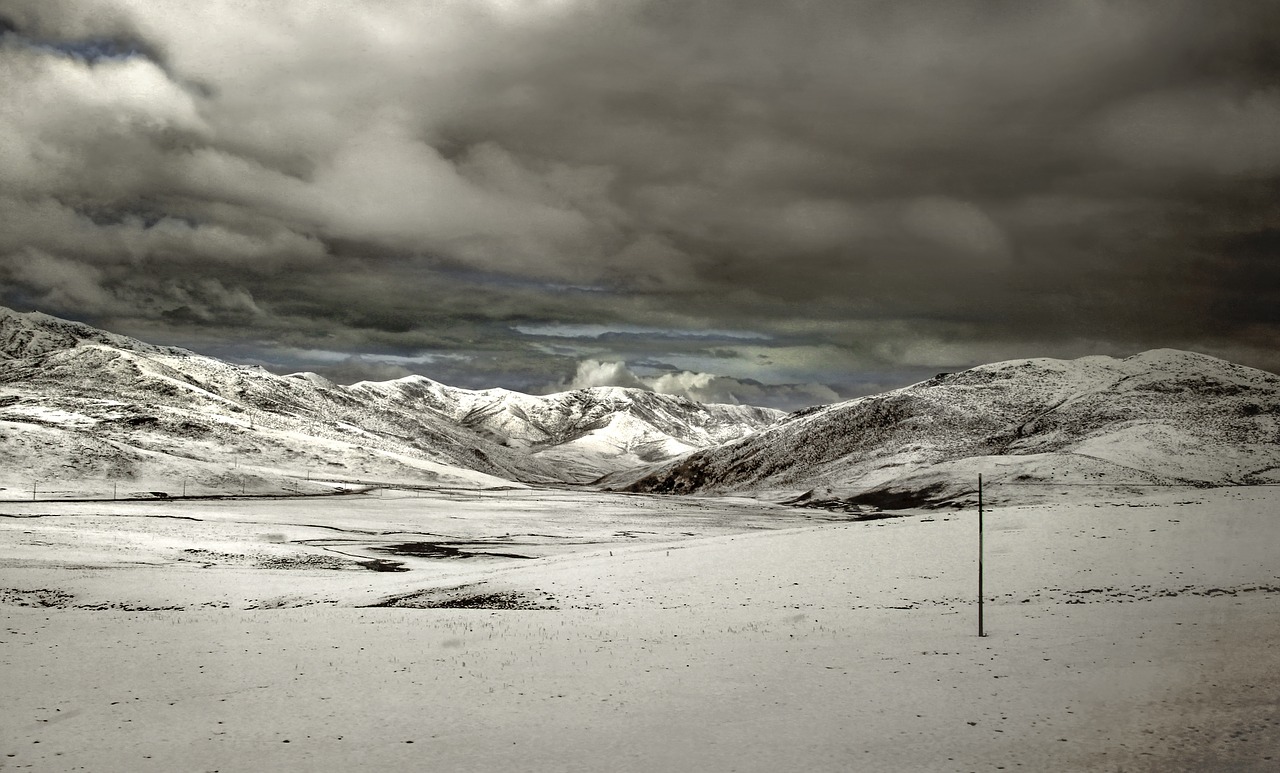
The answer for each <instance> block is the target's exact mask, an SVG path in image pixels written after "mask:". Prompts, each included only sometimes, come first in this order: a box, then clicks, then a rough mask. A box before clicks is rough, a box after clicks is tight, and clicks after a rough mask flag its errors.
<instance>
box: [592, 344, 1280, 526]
mask: <svg viewBox="0 0 1280 773" xmlns="http://www.w3.org/2000/svg"><path fill="white" fill-rule="evenodd" d="M980 473H985V475H986V478H987V481H988V482H989V483H990V484H994V487H995V491H993V492H992V493H993V494H994V495H995V496H996V497H999V498H1010V496H1011V495H1010V493H1009V492H1010V491H1012V490H1013V487H1015V486H1017V487H1022V489H1021V490H1022V491H1024V492H1025V491H1027V490H1029V488H1030V487H1033V486H1045V487H1048V488H1053V487H1054V486H1061V485H1062V484H1068V485H1072V486H1080V485H1085V486H1087V485H1117V484H1124V485H1131V486H1139V485H1143V486H1149V485H1232V484H1256V483H1275V482H1280V376H1276V375H1274V374H1271V373H1267V372H1265V371H1261V370H1255V369H1253V368H1247V367H1244V366H1240V365H1235V364H1232V363H1230V362H1226V361H1224V360H1220V359H1216V358H1214V357H1209V356H1206V355H1203V354H1196V353H1192V352H1185V351H1178V350H1173V349H1156V350H1152V351H1148V352H1143V353H1141V354H1138V355H1135V356H1132V357H1128V358H1125V359H1114V358H1111V357H1105V356H1091V357H1083V358H1080V359H1076V360H1055V359H1043V358H1040V359H1024V360H1012V361H1008V362H999V363H994V364H990V365H983V366H980V367H976V368H973V369H971V370H966V371H963V372H959V373H941V374H939V375H937V376H936V377H934V378H932V379H930V380H928V381H925V382H922V383H919V384H914V385H912V386H908V387H905V388H902V389H897V390H894V391H891V392H886V393H884V394H879V395H872V396H869V397H863V398H858V399H855V400H850V401H847V402H842V403H838V404H835V405H828V406H823V407H818V408H812V409H809V410H805V411H799V412H797V413H795V414H792V415H790V416H789V417H787V418H786V419H784V420H783V421H781V422H778V423H777V424H774V425H773V426H771V427H767V428H765V429H763V430H761V431H760V432H757V433H755V434H753V435H750V436H747V437H744V438H741V439H738V440H734V441H731V442H729V443H726V444H722V445H720V446H716V447H713V448H707V449H702V450H699V451H695V452H693V453H690V454H688V455H686V456H683V457H681V458H679V459H676V460H673V461H670V462H666V463H664V464H659V465H651V466H650V467H648V468H645V469H641V470H632V471H627V472H624V473H621V474H616V475H614V476H613V477H612V478H611V481H610V482H611V483H612V484H613V485H615V486H618V487H622V488H626V489H628V490H631V491H645V492H662V493H681V494H690V493H700V494H709V493H717V494H723V493H732V492H751V493H752V494H754V495H758V496H766V497H769V498H774V499H780V500H787V501H791V502H794V503H796V504H821V505H823V506H828V507H830V506H840V505H844V506H847V507H851V508H856V507H859V506H872V507H886V508H887V507H911V506H920V505H930V504H934V505H936V504H944V503H961V502H963V503H970V502H972V500H973V494H974V489H976V487H977V480H978V475H979V474H980ZM1022 498H1026V497H1022Z"/></svg>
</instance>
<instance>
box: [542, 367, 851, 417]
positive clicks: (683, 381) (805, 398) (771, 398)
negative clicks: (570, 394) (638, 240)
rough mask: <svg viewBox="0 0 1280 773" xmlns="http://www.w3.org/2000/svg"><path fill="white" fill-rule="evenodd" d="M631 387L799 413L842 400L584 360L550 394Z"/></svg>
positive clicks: (797, 387) (816, 392) (811, 389)
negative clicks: (638, 371)
mask: <svg viewBox="0 0 1280 773" xmlns="http://www.w3.org/2000/svg"><path fill="white" fill-rule="evenodd" d="M606 386H618V387H631V388H634V389H645V390H648V391H651V392H657V393H659V394H664V395H676V396H679V397H686V398H688V399H690V400H693V401H695V402H700V403H727V404H730V405H761V406H766V407H772V408H781V409H783V410H795V409H797V408H802V407H806V406H809V405H815V404H820V403H832V402H836V401H838V400H840V395H839V394H837V393H836V392H835V390H833V389H831V388H830V387H827V386H824V385H822V384H762V383H760V382H757V381H750V380H741V379H736V378H731V377H728V376H717V375H714V374H711V373H694V372H692V371H675V372H670V373H662V374H660V375H657V376H651V377H641V376H638V375H636V374H635V373H634V372H633V371H632V370H631V369H630V368H628V367H627V365H626V363H624V362H602V361H600V360H583V361H581V362H579V363H578V369H577V372H576V373H574V376H573V378H571V379H570V380H569V381H568V382H562V383H559V384H553V385H550V386H549V387H547V390H548V391H561V390H568V389H588V388H591V387H606Z"/></svg>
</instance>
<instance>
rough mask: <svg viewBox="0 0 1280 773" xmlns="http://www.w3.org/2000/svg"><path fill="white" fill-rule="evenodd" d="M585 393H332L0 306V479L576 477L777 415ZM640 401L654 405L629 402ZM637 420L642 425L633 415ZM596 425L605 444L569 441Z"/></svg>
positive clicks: (730, 433) (399, 388) (473, 480)
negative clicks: (1, 459) (0, 464)
mask: <svg viewBox="0 0 1280 773" xmlns="http://www.w3.org/2000/svg"><path fill="white" fill-rule="evenodd" d="M595 391H596V390H580V391H579V392H571V393H565V394H562V395H551V396H547V397H533V396H529V395H518V394H516V393H511V392H505V391H504V390H488V391H486V392H470V391H468V390H462V389H455V388H452V387H446V386H444V385H441V384H436V383H435V382H432V381H430V380H429V379H425V378H421V377H415V378H412V379H402V380H400V381H395V382H388V383H386V384H379V383H371V382H366V383H362V384H358V385H354V386H351V387H345V386H338V385H335V384H333V383H332V382H329V381H327V380H326V379H323V378H321V377H319V376H316V375H315V374H305V373H304V374H293V375H291V376H276V375H273V374H271V373H268V372H266V371H265V370H262V369H261V368H257V367H247V366H240V365H234V364H230V363H226V362H222V361H220V360H217V359H214V358H210V357H204V356H201V355H198V354H195V353H193V352H189V351H186V350H183V349H177V348H171V347H159V346H152V345H150V344H146V343H143V342H141V341H137V340H135V339H131V338H128V337H125V336H119V335H115V334H112V333H107V332H104V331H101V330H97V329H95V328H92V327H89V326H87V325H82V324H80V323H74V322H67V321H65V320H60V319H57V318H55V317H49V316H47V315H44V314H39V313H32V314H19V313H16V312H12V311H9V310H8V309H0V451H3V452H4V454H5V457H6V459H8V460H9V461H10V464H8V465H6V467H5V469H4V472H3V473H0V477H3V480H0V486H3V485H8V486H11V487H12V486H16V485H31V481H32V480H33V479H42V480H46V481H49V482H50V483H49V485H62V486H64V487H70V486H72V485H73V484H72V483H71V482H72V481H76V480H90V479H93V480H102V481H105V480H107V479H123V480H133V481H139V485H141V481H142V480H143V479H146V480H151V481H158V482H155V483H152V484H150V485H152V486H153V487H156V486H158V487H160V488H162V489H163V488H165V486H164V485H162V484H164V483H169V484H172V483H173V482H174V481H181V480H182V479H184V478H192V479H193V481H195V482H199V484H200V486H201V487H203V489H207V490H209V491H226V490H228V489H234V488H238V487H240V486H246V487H253V486H255V485H256V486H257V487H259V488H261V489H264V490H268V489H274V490H278V489H279V488H280V487H281V486H282V485H283V486H285V487H290V486H292V487H297V486H302V485H303V484H302V483H299V482H297V481H292V480H290V479H291V478H293V477H298V478H309V477H316V478H330V479H339V480H352V479H356V480H397V481H418V482H422V483H433V482H434V483H447V484H449V485H502V484H504V483H506V482H508V481H524V482H543V483H546V482H575V481H576V482H582V481H586V480H590V479H594V478H596V477H599V476H600V475H602V474H604V473H606V472H611V471H616V470H619V469H622V468H624V467H627V466H632V465H634V464H636V463H638V462H639V461H640V460H641V459H644V460H654V459H662V458H669V457H671V456H674V455H676V454H678V453H681V452H684V451H688V450H691V449H693V448H697V447H701V446H705V445H709V444H711V443H714V442H717V441H719V440H723V439H728V438H733V437H739V436H741V435H743V434H745V433H747V432H749V431H752V430H754V429H756V428H758V427H760V426H764V425H765V424H768V423H771V422H772V421H773V420H775V419H776V418H778V417H779V416H780V415H781V414H779V413H778V412H773V411H767V410H763V409H752V408H746V407H742V406H710V407H708V406H699V405H697V404H695V403H690V402H688V401H679V400H676V399H675V398H667V397H664V396H661V395H651V394H650V393H647V392H639V391H638V390H618V392H619V393H620V394H617V395H611V396H608V397H609V399H605V396H602V395H595V394H594V392H595ZM630 392H637V394H626V393H630ZM651 405H659V406H665V409H666V410H665V411H658V410H656V409H651V408H650V409H646V410H647V414H646V412H645V411H644V410H640V408H639V407H640V406H651ZM642 415H647V416H648V419H647V420H644V421H638V422H636V421H633V419H636V418H637V417H639V416H642ZM659 419H661V421H659ZM611 427H612V428H614V434H613V435H608V433H607V432H606V433H605V435H607V439H608V441H609V442H603V443H598V444H595V445H592V444H590V443H587V442H584V439H586V438H591V437H597V436H600V435H601V433H602V432H605V430H607V429H608V428H611ZM569 445H572V447H567V446H569ZM560 446H566V447H565V448H560ZM556 449H559V451H558V452H557V450H556ZM245 478H247V479H248V481H249V482H248V483H247V484H245V483H244V479H245ZM282 481H283V483H282ZM55 482H57V483H55ZM168 488H172V486H171V485H170V486H168Z"/></svg>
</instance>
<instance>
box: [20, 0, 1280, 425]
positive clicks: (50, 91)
mask: <svg viewBox="0 0 1280 773" xmlns="http://www.w3.org/2000/svg"><path fill="white" fill-rule="evenodd" d="M1277 28H1280V6H1277V5H1275V4H1273V3H1256V2H1229V3H1209V2H1207V1H1198V2H1191V1H1190V0H1171V2H1167V3H1159V4H1154V3H1151V4H1140V3H1129V2H1119V1H1118V0H1117V1H1115V2H1105V1H1103V0H1070V1H1069V2H1060V3H1044V4H1040V3H1035V4H1033V3H1015V2H1003V1H996V0H991V1H989V2H969V1H966V0H956V1H954V2H935V3H927V2H926V3H898V2H870V3H848V2H842V1H837V0H788V1H784V2H773V1H770V2H738V1H735V2H729V0H708V1H707V2H698V3H670V2H660V1H659V0H615V1H614V2H602V1H601V0H524V1H522V0H441V1H440V2H432V3H421V2H408V1H407V0H405V1H403V2H400V1H397V0H376V1H375V2H361V3H355V2H351V3H342V2H320V1H319V0H272V1H271V2H268V1H267V0H237V1H235V2H232V1H231V0H210V1H209V2H202V3H178V2H155V1H154V0H76V1H75V2H71V1H70V0H66V1H59V0H10V2H7V3H5V4H4V5H3V6H0V31H3V34H0V131H2V132H3V134H4V136H5V138H6V141H5V143H3V145H0V180H3V185H2V186H0V302H3V303H5V304H6V305H10V306H15V307H17V308H40V309H42V310H44V311H48V312H50V313H55V314H62V315H64V316H73V317H76V318H78V319H83V320H86V321H89V322H92V323H95V324H100V325H103V326H108V327H111V328H113V329H115V330H118V331H120V332H127V333H130V334H133V335H138V336H141V337H146V338H149V339H150V340H155V341H157V342H162V343H179V344H183V345H187V346H190V347H192V348H196V349H198V350H201V351H206V352H209V353H217V354H220V355H222V356H228V357H232V358H236V359H240V360H242V361H256V362H261V363H264V364H266V365H268V366H269V367H272V368H274V369H277V370H289V369H309V370H318V371H321V372H326V373H328V374H330V375H335V376H338V377H341V378H346V379H352V378H359V377H365V376H375V377H381V376H387V375H392V374H403V373H404V372H422V373H425V374H426V375H429V376H431V377H432V378H437V379H439V380H442V381H446V382H451V383H457V384H458V385H460V386H473V387H478V386H495V385H502V386H509V387H512V388H518V389H540V388H551V387H552V386H553V385H556V384H570V383H574V381H575V379H581V378H590V377H591V374H592V373H597V374H598V371H600V369H601V368H605V367H607V364H608V363H620V365H619V366H618V367H619V368H620V370H618V371H617V372H616V373H615V377H616V379H625V375H624V372H625V373H630V374H631V375H632V377H634V378H637V379H640V380H643V382H644V383H645V384H646V385H648V386H649V387H650V388H655V389H660V390H662V391H668V390H670V391H672V392H675V393H683V394H689V395H691V396H696V395H705V396H707V397H708V398H711V399H720V398H718V397H715V396H716V395H733V396H736V395H739V394H741V395H748V394H752V390H753V389H755V390H756V392H754V394H755V395H756V396H755V397H750V398H747V397H743V399H742V400H741V401H742V402H750V401H751V400H759V401H763V402H766V403H772V404H777V405H786V406H788V407H791V406H793V405H798V404H802V403H806V402H824V401H828V400H831V399H836V398H837V397H840V396H849V395H854V394H861V393H865V392H868V391H874V390H876V389H880V388H883V387H886V386H896V385H900V384H903V383H907V382H909V381H913V380H916V379H918V378H923V377H928V376H929V375H932V374H933V373H934V372H936V371H938V370H946V369H954V368H958V367H964V366H967V365H971V364H975V363H978V362H983V361H990V360H996V359H1005V358H1010V357H1017V356H1033V355H1046V356H1077V355H1081V354H1088V353H1110V354H1125V353H1129V352H1132V351H1135V350H1138V349H1143V348H1148V347H1152V346H1174V347H1181V348H1190V349H1197V350H1200V351H1205V352H1208V353H1211V354H1217V355H1219V356H1224V357H1228V358H1230V359H1235V360H1237V361H1241V362H1244V363H1246V364H1252V365H1257V366H1260V367H1265V368H1268V369H1272V370H1276V369H1280V354H1277V352H1280V317H1278V316H1277V311H1276V310H1277V309H1280V263H1278V259H1277V249H1278V248H1280V196H1278V195H1277V191H1278V190H1280V186H1278V181H1280V77H1278V76H1280V59H1278V58H1277V57H1276V56H1275V53H1274V41H1273V40H1272V37H1273V36H1272V34H1271V31H1272V30H1275V29H1277ZM601 363H605V364H606V365H601ZM584 369H585V370H584ZM584 373H585V375H584ZM637 374H638V375H637ZM700 379H701V380H700ZM704 382H705V383H704ZM786 385H792V386H786ZM748 387H750V388H748Z"/></svg>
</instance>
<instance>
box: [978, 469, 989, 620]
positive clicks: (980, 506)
mask: <svg viewBox="0 0 1280 773" xmlns="http://www.w3.org/2000/svg"><path fill="white" fill-rule="evenodd" d="M982 520H983V506H982V475H981V474H979V475H978V636H980V637H981V636H986V635H987V634H986V631H985V629H984V628H983V625H982V601H983V592H982V547H983V546H982V537H983V535H982Z"/></svg>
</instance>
